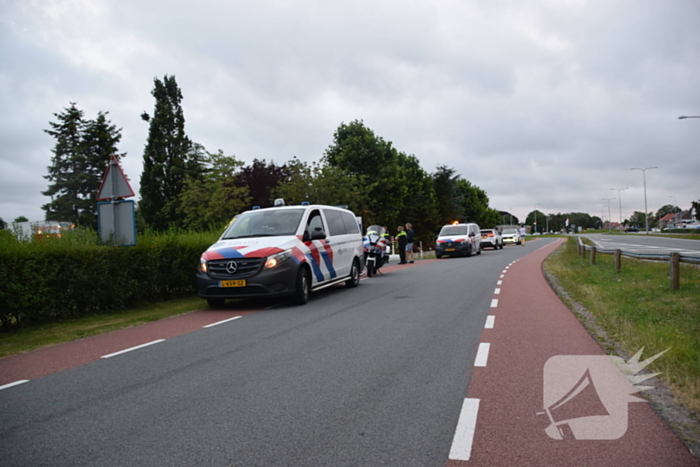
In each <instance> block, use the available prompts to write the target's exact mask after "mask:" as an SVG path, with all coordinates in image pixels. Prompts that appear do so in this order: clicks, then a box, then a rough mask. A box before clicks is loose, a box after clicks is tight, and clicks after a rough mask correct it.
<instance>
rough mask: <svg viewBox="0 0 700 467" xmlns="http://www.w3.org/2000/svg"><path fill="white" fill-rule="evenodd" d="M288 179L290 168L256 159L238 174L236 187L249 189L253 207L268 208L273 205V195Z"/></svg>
mask: <svg viewBox="0 0 700 467" xmlns="http://www.w3.org/2000/svg"><path fill="white" fill-rule="evenodd" d="M288 177H289V168H288V167H287V166H286V165H282V166H278V165H275V163H274V162H270V164H267V163H266V162H265V160H264V159H263V160H262V161H260V160H258V159H254V160H253V163H252V164H250V165H249V166H246V167H243V168H242V169H241V170H240V171H239V172H238V173H237V174H236V186H238V187H240V188H243V187H245V188H247V189H248V192H249V193H250V197H251V200H250V203H251V206H261V207H266V206H271V205H272V198H273V194H272V193H273V192H274V191H275V189H276V188H277V187H278V186H279V185H280V184H281V183H282V182H283V181H284V180H285V179H286V178H288Z"/></svg>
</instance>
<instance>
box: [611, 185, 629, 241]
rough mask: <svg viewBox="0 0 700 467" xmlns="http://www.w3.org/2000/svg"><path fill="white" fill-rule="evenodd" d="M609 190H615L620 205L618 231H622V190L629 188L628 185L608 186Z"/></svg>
mask: <svg viewBox="0 0 700 467" xmlns="http://www.w3.org/2000/svg"><path fill="white" fill-rule="evenodd" d="M610 189H611V190H617V193H618V198H617V200H618V202H619V205H620V231H622V190H629V187H626V188H610Z"/></svg>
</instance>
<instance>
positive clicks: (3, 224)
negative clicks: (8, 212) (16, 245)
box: [0, 217, 7, 230]
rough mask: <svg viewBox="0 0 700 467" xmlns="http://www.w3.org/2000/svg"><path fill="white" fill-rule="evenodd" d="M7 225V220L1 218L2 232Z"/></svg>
mask: <svg viewBox="0 0 700 467" xmlns="http://www.w3.org/2000/svg"><path fill="white" fill-rule="evenodd" d="M6 225H7V224H6V223H5V220H4V219H3V218H2V217H0V230H4V229H5V226H6Z"/></svg>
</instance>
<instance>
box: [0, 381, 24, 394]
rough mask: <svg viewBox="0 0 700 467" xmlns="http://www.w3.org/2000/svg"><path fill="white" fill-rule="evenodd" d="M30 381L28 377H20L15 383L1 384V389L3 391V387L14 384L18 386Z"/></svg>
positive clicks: (9, 386)
mask: <svg viewBox="0 0 700 467" xmlns="http://www.w3.org/2000/svg"><path fill="white" fill-rule="evenodd" d="M28 382H29V380H28V379H20V380H19V381H15V382H14V383H9V384H6V385H4V386H0V391H2V390H3V389H7V388H11V387H12V386H17V385H20V384H24V383H28Z"/></svg>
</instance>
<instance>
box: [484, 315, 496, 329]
mask: <svg viewBox="0 0 700 467" xmlns="http://www.w3.org/2000/svg"><path fill="white" fill-rule="evenodd" d="M494 324H496V317H495V316H494V315H488V316H487V317H486V325H485V326H484V328H485V329H493V325H494Z"/></svg>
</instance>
